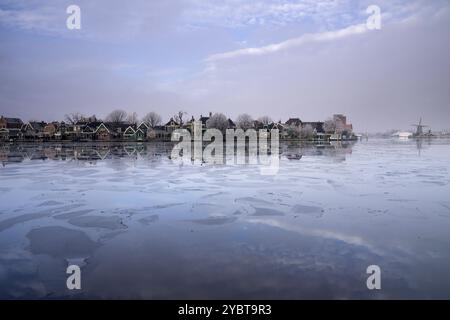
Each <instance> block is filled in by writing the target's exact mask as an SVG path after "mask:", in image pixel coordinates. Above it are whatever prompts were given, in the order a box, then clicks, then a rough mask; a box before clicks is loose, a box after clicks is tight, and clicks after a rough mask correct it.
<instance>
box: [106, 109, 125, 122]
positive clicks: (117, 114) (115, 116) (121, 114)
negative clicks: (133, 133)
mask: <svg viewBox="0 0 450 320" xmlns="http://www.w3.org/2000/svg"><path fill="white" fill-rule="evenodd" d="M126 119H127V113H126V111H124V110H114V111H113V112H111V113H110V114H109V115H108V116H107V117H106V121H108V122H112V123H124V122H125V120H126Z"/></svg>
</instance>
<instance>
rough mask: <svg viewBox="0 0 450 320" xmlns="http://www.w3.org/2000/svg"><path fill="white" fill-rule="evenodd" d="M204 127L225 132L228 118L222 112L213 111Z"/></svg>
mask: <svg viewBox="0 0 450 320" xmlns="http://www.w3.org/2000/svg"><path fill="white" fill-rule="evenodd" d="M206 128H208V129H218V130H220V131H222V132H225V130H226V129H227V128H228V118H227V117H226V116H225V115H224V114H222V113H215V114H213V115H212V116H211V117H210V118H209V119H208V121H206Z"/></svg>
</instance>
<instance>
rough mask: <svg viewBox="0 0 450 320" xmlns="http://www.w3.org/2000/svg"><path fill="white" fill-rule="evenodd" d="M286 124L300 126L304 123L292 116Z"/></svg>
mask: <svg viewBox="0 0 450 320" xmlns="http://www.w3.org/2000/svg"><path fill="white" fill-rule="evenodd" d="M286 124H287V125H288V126H292V125H294V126H300V125H301V124H302V121H301V120H300V119H299V118H290V119H289V120H288V121H286Z"/></svg>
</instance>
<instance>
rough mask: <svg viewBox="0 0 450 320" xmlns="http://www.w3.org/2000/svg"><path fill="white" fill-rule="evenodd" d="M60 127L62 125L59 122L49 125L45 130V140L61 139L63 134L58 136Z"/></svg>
mask: <svg viewBox="0 0 450 320" xmlns="http://www.w3.org/2000/svg"><path fill="white" fill-rule="evenodd" d="M59 127H60V125H59V123H58V122H51V123H47V124H46V125H45V126H44V129H43V137H44V139H48V140H53V139H60V138H61V134H60V133H59V134H58V130H59Z"/></svg>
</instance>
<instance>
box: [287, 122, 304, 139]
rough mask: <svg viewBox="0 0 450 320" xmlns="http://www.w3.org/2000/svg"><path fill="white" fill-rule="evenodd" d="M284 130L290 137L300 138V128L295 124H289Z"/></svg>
mask: <svg viewBox="0 0 450 320" xmlns="http://www.w3.org/2000/svg"><path fill="white" fill-rule="evenodd" d="M286 131H287V133H288V136H289V137H290V138H293V139H296V138H300V136H301V128H300V127H298V126H296V125H295V124H291V125H290V126H288V127H287V128H286Z"/></svg>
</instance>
